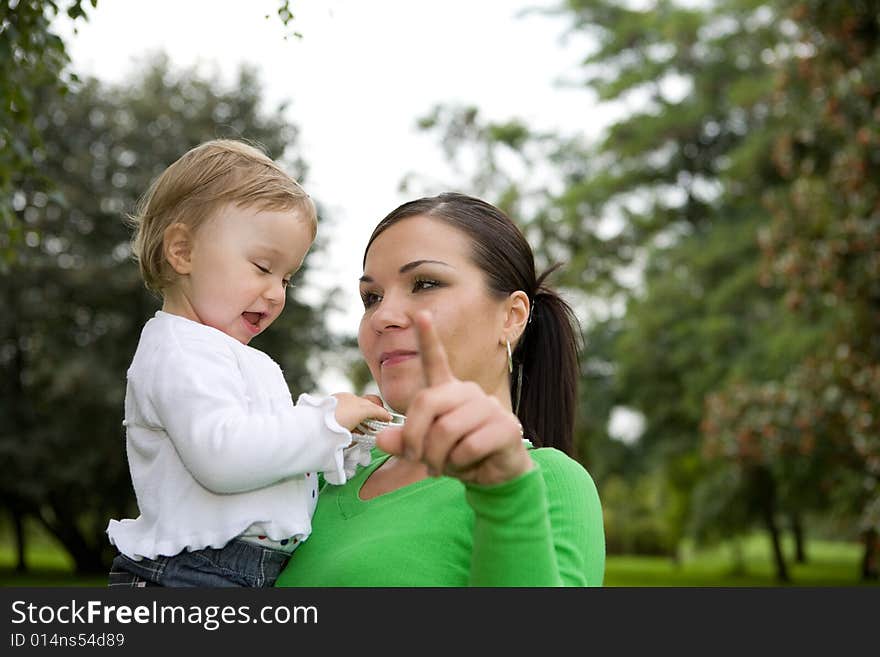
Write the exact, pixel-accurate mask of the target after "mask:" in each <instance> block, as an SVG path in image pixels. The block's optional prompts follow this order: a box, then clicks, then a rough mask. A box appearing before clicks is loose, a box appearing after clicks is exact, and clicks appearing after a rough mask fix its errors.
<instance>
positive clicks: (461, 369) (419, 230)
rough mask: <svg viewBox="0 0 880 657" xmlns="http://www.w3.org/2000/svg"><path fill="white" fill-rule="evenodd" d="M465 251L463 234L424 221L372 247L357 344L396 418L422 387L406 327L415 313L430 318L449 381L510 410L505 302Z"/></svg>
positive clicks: (393, 230)
mask: <svg viewBox="0 0 880 657" xmlns="http://www.w3.org/2000/svg"><path fill="white" fill-rule="evenodd" d="M471 252H472V244H471V241H470V238H469V237H468V236H467V235H466V234H465V233H463V232H462V231H460V230H459V229H457V228H454V227H452V226H450V225H449V224H447V223H445V222H443V221H442V220H438V219H432V218H429V217H426V216H423V215H419V216H415V217H408V218H406V219H402V220H400V221H399V222H398V223H396V224H394V225H392V226H391V227H390V228H387V229H386V230H385V231H384V232H383V233H381V234H380V235H379V237H377V238H376V239H375V240H374V241H373V243H372V245H370V250H369V251H368V252H367V257H366V261H365V263H364V275H363V276H362V277H361V282H360V293H361V298H362V299H363V302H364V316H363V318H362V319H361V325H360V330H359V331H358V344H359V346H360V349H361V353H362V354H363V356H364V359H365V360H366V362H367V365H369V367H370V372H372V374H373V378H374V379H375V380H376V383H377V384H378V386H379V390H380V392H381V393H382V397H383V399H384V400H385V402H386V403H387V404H388V405H389V406H390V407H391V408H393V409H394V410H396V411H398V412H401V413H406V412H407V407H408V406H409V403H410V401H411V400H412V398H413V397H414V396H415V394H416V393H417V392H418V391H419V390H420V389H421V388H422V387H423V386H424V379H423V377H422V367H421V361H420V358H419V344H418V338H417V336H416V330H415V326H414V325H413V321H412V318H413V315H414V313H415V312H416V311H418V310H428V311H429V312H430V313H431V315H432V316H433V319H434V326H435V327H436V329H437V334H438V336H439V337H440V340H441V342H442V343H443V346H444V347H445V349H446V355H447V357H448V358H449V364H450V366H451V368H452V372H453V374H455V376H456V377H457V378H458V379H461V380H465V381H475V382H477V383H478V384H480V386H481V387H482V388H483V390H485V391H486V392H487V393H488V394H491V395H495V396H497V397H498V398H499V400H500V401H502V402H503V403H504V404H505V405H509V403H510V392H509V385H508V380H507V351H506V346H505V343H504V332H503V329H504V324H505V316H506V303H505V301H506V299H498V298H497V297H493V296H492V295H491V294H490V292H489V288H488V287H487V285H486V278H485V275H484V273H483V272H482V271H481V270H480V269H479V268H477V266H476V265H475V264H474V263H473V262H472V260H471V256H470V254H471Z"/></svg>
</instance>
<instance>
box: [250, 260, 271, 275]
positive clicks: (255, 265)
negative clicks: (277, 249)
mask: <svg viewBox="0 0 880 657" xmlns="http://www.w3.org/2000/svg"><path fill="white" fill-rule="evenodd" d="M254 267H256V268H257V269H259V270H260V271H261V272H263V273H264V274H271V273H272V272H271V271H269V270H268V269H266V268H265V267H263V266H262V265H258V264H257V263H256V262H255V263H254Z"/></svg>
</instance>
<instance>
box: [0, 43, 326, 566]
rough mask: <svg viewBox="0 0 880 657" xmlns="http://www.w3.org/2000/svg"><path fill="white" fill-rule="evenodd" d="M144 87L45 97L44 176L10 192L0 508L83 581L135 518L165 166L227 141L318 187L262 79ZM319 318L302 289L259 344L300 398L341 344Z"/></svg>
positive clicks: (163, 74) (22, 177) (41, 124)
mask: <svg viewBox="0 0 880 657" xmlns="http://www.w3.org/2000/svg"><path fill="white" fill-rule="evenodd" d="M132 79H135V80H138V82H137V83H136V84H135V85H134V86H131V87H122V86H105V85H103V84H102V83H100V82H98V81H96V80H87V81H85V82H84V83H83V84H82V85H81V86H80V87H79V88H77V89H76V90H75V91H71V92H69V93H67V94H64V95H59V94H58V93H57V90H56V89H55V88H54V87H53V86H52V85H49V86H46V87H44V88H41V89H39V90H35V94H36V95H35V98H36V99H37V101H36V103H35V107H36V108H38V112H37V114H36V116H35V117H34V124H35V127H36V129H37V130H39V131H40V134H41V139H42V142H43V146H42V147H41V153H42V155H41V156H40V157H39V158H37V159H36V161H35V163H34V166H35V167H36V172H35V174H34V175H28V174H19V175H17V176H16V177H15V179H14V181H13V186H14V189H15V191H14V201H15V208H16V220H17V221H18V222H19V223H20V224H21V225H22V226H24V227H25V229H24V233H23V239H22V240H21V241H20V242H16V243H15V244H14V245H13V249H14V254H15V258H14V259H13V261H12V263H11V265H10V273H9V275H8V276H3V277H2V278H0V295H2V299H3V302H4V307H5V308H7V310H8V311H7V312H6V313H4V314H3V316H2V318H0V368H2V374H0V388H2V396H0V399H2V402H0V427H2V429H0V465H2V466H3V468H4V471H5V472H14V473H16V476H15V477H5V478H4V479H3V483H2V484H0V495H2V501H3V503H4V505H11V504H15V505H16V508H19V509H21V510H23V511H26V512H27V513H29V514H31V515H33V516H34V517H35V518H37V519H38V520H39V521H40V522H41V523H42V524H43V525H44V526H45V527H46V528H47V529H48V530H49V531H50V532H51V533H52V534H53V535H55V536H56V537H57V538H58V539H59V540H60V541H61V543H62V544H63V545H64V546H65V548H67V550H68V551H69V552H70V553H71V556H72V557H73V559H74V561H75V563H76V566H77V569H78V570H81V571H85V572H91V571H103V570H105V569H106V567H107V565H108V563H109V559H110V557H111V549H110V546H109V543H108V541H107V540H106V536H105V534H104V530H105V528H106V526H107V522H108V520H109V519H110V518H111V517H114V518H120V517H131V514H132V513H133V512H135V508H134V506H133V503H134V498H133V492H132V490H131V484H130V481H129V477H128V473H127V467H126V463H125V456H124V430H123V428H122V426H121V420H122V414H123V408H122V406H123V395H124V390H125V371H126V368H127V366H128V363H129V362H130V359H131V356H132V355H133V353H134V349H135V345H136V343H137V339H138V336H139V333H140V328H141V326H142V325H143V322H144V321H146V319H147V318H148V317H149V316H150V315H151V314H152V313H153V312H154V311H155V310H156V309H157V308H158V307H159V301H158V299H156V298H154V297H152V296H150V295H149V294H148V293H147V292H146V290H145V289H144V287H143V285H142V283H141V281H140V279H139V274H138V270H137V266H136V264H135V263H134V262H133V261H132V259H131V257H130V255H131V254H130V248H129V238H130V231H129V229H128V228H127V226H126V224H125V215H126V214H127V213H130V212H132V211H133V209H134V206H135V203H136V201H137V199H138V197H139V196H140V195H141V194H142V193H143V192H144V191H145V190H146V189H147V187H148V184H149V182H150V181H151V180H152V179H153V178H154V177H155V176H156V175H158V174H159V173H160V172H161V170H162V169H164V167H165V166H167V165H168V164H170V163H171V162H172V161H174V160H175V159H177V157H179V156H180V155H181V154H182V153H183V152H184V151H185V150H187V149H188V148H190V147H192V146H195V145H196V144H198V143H200V142H202V141H204V140H207V139H211V138H215V137H224V136H228V137H241V138H246V139H248V140H250V141H252V142H256V143H258V144H260V145H262V146H263V147H264V148H265V149H266V150H267V152H268V153H269V154H270V155H271V156H273V157H275V158H276V159H282V160H283V161H284V162H285V163H286V165H287V169H288V170H289V171H290V172H291V173H292V174H293V175H295V176H296V177H297V178H298V179H303V178H304V176H305V165H304V163H303V161H302V159H301V158H300V157H299V156H298V154H297V151H296V141H297V136H298V135H297V129H296V128H295V126H293V125H291V124H289V123H288V122H287V121H286V120H285V119H284V118H283V109H284V108H283V107H281V108H276V109H273V111H272V112H265V111H264V109H263V108H262V100H261V88H260V83H259V80H258V78H257V76H256V74H255V73H254V72H253V71H251V70H248V69H244V70H242V71H241V73H240V74H239V77H238V80H237V81H236V83H235V84H234V85H233V87H232V88H231V89H225V88H223V87H222V86H221V85H220V83H219V82H218V81H216V80H212V79H204V78H200V77H199V76H198V75H197V74H196V73H195V72H194V71H189V70H182V71H174V70H173V69H172V68H171V67H170V65H169V63H168V61H167V59H165V58H159V59H158V60H156V61H153V62H151V63H149V64H147V65H146V66H145V67H144V69H143V70H141V71H137V72H136V75H134V76H133V78H132ZM46 181H51V185H47V184H46ZM306 271H307V267H304V269H303V270H301V272H300V274H299V277H298V278H299V279H301V277H302V276H304V275H305V272H306ZM322 316H323V309H320V308H312V307H309V306H307V305H306V304H304V303H303V302H302V301H300V300H299V299H297V297H296V295H295V290H294V291H293V292H291V293H290V296H289V301H288V305H287V308H286V309H285V312H284V313H283V314H282V316H281V317H280V318H279V319H278V320H277V321H276V322H275V324H273V326H272V328H271V330H270V331H269V332H267V334H266V335H265V336H261V338H260V340H259V343H257V342H255V346H258V347H259V348H262V349H264V350H265V351H267V352H268V353H269V354H270V355H272V356H273V357H274V358H275V359H276V360H277V361H278V362H279V363H280V364H281V365H282V369H283V371H284V373H285V377H286V378H287V381H288V383H289V384H290V387H291V390H292V391H293V393H294V395H296V394H297V393H298V391H305V390H311V389H312V388H313V384H314V381H313V378H312V371H311V369H310V368H309V367H308V362H309V359H310V357H312V355H313V354H314V353H315V351H317V350H319V349H321V348H324V347H327V346H329V343H328V338H327V332H326V330H325V327H324V324H323V321H322V319H321V318H322Z"/></svg>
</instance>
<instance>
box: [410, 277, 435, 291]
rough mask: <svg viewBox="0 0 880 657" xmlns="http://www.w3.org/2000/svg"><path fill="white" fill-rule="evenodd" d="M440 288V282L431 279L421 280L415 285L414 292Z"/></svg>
mask: <svg viewBox="0 0 880 657" xmlns="http://www.w3.org/2000/svg"><path fill="white" fill-rule="evenodd" d="M439 286H440V282H439V281H435V280H432V279H429V278H420V279H418V280H416V281H415V282H414V283H413V292H418V291H419V290H430V289H431V288H434V287H439Z"/></svg>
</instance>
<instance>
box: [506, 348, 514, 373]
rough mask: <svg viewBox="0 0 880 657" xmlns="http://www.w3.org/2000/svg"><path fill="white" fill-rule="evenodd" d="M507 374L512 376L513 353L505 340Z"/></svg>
mask: <svg viewBox="0 0 880 657" xmlns="http://www.w3.org/2000/svg"><path fill="white" fill-rule="evenodd" d="M507 373H508V374H513V353H512V352H511V351H510V340H507Z"/></svg>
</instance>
